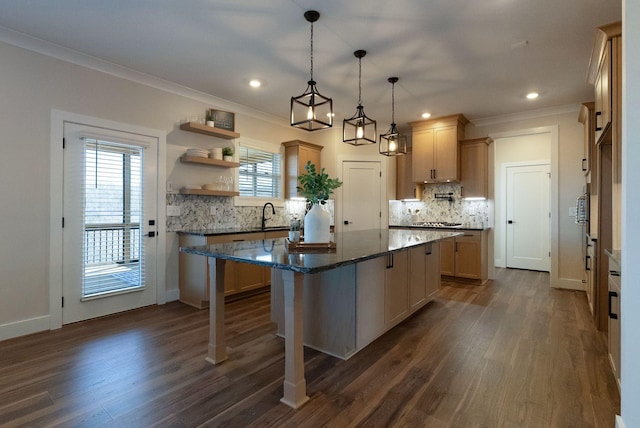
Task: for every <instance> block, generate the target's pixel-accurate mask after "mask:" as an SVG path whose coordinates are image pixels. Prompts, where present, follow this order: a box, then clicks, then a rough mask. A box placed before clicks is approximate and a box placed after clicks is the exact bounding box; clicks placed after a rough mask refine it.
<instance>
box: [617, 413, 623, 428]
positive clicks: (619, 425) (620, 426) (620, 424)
mask: <svg viewBox="0 0 640 428" xmlns="http://www.w3.org/2000/svg"><path fill="white" fill-rule="evenodd" d="M616 428H624V421H623V420H622V416H620V415H616Z"/></svg>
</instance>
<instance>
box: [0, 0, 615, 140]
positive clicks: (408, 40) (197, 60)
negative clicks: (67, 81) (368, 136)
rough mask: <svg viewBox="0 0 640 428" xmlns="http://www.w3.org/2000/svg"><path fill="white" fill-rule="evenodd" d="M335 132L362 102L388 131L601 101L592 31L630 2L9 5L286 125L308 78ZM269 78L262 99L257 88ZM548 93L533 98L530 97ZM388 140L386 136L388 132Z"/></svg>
mask: <svg viewBox="0 0 640 428" xmlns="http://www.w3.org/2000/svg"><path fill="white" fill-rule="evenodd" d="M310 9H314V10H317V11H319V12H320V19H319V21H318V22H316V23H315V24H314V78H315V80H316V81H317V82H318V83H317V87H318V90H319V91H320V92H321V93H322V94H323V95H325V96H328V97H331V98H333V102H334V110H335V113H336V123H337V124H339V123H340V122H341V120H342V119H344V118H348V117H350V116H352V115H353V114H354V113H355V108H356V105H357V101H358V60H357V58H355V57H354V55H353V52H354V51H355V50H358V49H364V50H366V51H367V55H366V56H365V57H364V58H363V59H362V101H363V105H364V108H365V112H366V113H367V115H368V116H369V117H372V118H373V119H376V120H377V121H378V123H379V124H387V125H388V124H389V122H390V119H391V84H390V83H388V82H387V79H388V78H389V77H391V76H397V77H399V79H400V80H399V82H398V83H397V84H396V88H395V100H396V108H395V114H396V122H397V123H398V124H399V125H404V124H406V123H407V122H410V121H414V120H419V119H420V114H421V113H422V112H424V111H429V112H431V113H432V115H433V117H437V116H444V115H449V114H454V113H463V114H464V115H465V116H467V118H469V119H471V120H474V119H481V118H487V117H494V116H499V115H504V114H509V113H520V112H526V111H531V110H538V109H544V108H550V107H556V106H565V105H569V104H575V103H579V102H583V101H589V100H592V99H593V87H592V86H590V85H588V84H587V83H586V81H585V79H586V72H587V67H588V64H589V57H590V54H591V48H592V45H593V42H594V40H595V39H594V38H595V27H597V26H599V25H604V24H607V23H610V22H613V21H617V20H620V19H621V9H622V5H621V1H620V0H485V1H478V0H431V1H427V0H394V1H388V0H385V1H383V0H349V1H344V0H343V1H338V0H322V1H321V0H268V1H265V0H190V1H175V0H137V1H132V0H108V1H104V0H56V1H51V0H0V26H2V27H5V28H7V29H10V30H14V31H18V32H21V33H25V34H27V35H30V36H33V37H36V38H39V39H43V40H46V41H48V42H51V43H54V44H57V45H60V46H63V47H66V48H69V49H72V50H75V51H78V52H81V53H84V54H87V55H90V56H93V57H97V58H100V59H103V60H106V61H108V62H111V63H114V64H118V65H120V66H124V67H126V68H129V69H133V70H136V71H139V72H143V73H146V74H149V75H152V76H155V77H159V78H162V79H165V80H168V81H171V82H175V83H177V84H179V85H183V86H186V87H189V88H192V89H195V90H198V91H201V92H204V93H207V94H211V95H214V96H216V97H219V98H223V99H225V100H229V101H232V102H235V103H239V104H242V105H246V106H249V107H252V108H255V109H257V110H259V111H262V112H265V113H268V114H271V115H274V116H276V117H277V118H279V119H281V120H283V121H288V117H289V103H290V98H291V97H292V96H297V95H300V94H302V92H303V91H304V90H305V88H306V86H307V80H309V72H310V55H309V51H310V28H311V26H310V24H309V23H308V22H307V21H306V20H305V19H304V17H303V14H304V12H305V11H306V10H310ZM251 79H259V80H261V81H262V86H261V87H260V88H258V89H252V88H251V87H250V86H249V85H248V82H249V80H251ZM530 91H536V92H539V93H540V96H539V98H538V99H537V100H535V101H530V100H527V99H526V98H525V94H526V93H528V92H530ZM378 131H379V132H382V131H383V129H381V126H379V129H378Z"/></svg>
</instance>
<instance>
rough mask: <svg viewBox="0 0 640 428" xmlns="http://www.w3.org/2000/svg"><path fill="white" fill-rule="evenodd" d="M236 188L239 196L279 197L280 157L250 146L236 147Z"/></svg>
mask: <svg viewBox="0 0 640 428" xmlns="http://www.w3.org/2000/svg"><path fill="white" fill-rule="evenodd" d="M238 157H239V161H240V168H238V188H239V192H240V196H248V197H256V198H280V197H281V196H282V184H281V183H282V180H281V176H282V173H281V169H282V167H281V157H280V154H279V153H271V152H267V151H263V150H258V149H255V148H252V147H245V146H240V147H239V149H238Z"/></svg>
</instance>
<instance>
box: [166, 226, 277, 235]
mask: <svg viewBox="0 0 640 428" xmlns="http://www.w3.org/2000/svg"><path fill="white" fill-rule="evenodd" d="M279 230H289V226H270V227H265V228H264V230H262V229H261V228H259V227H225V228H212V229H193V230H181V231H179V232H178V233H180V234H183V235H197V236H215V235H238V234H241V233H256V232H271V231H279Z"/></svg>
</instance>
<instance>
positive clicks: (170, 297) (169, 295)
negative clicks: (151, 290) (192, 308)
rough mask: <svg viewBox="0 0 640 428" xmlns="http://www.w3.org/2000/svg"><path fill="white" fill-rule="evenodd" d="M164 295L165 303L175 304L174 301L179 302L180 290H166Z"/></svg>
mask: <svg viewBox="0 0 640 428" xmlns="http://www.w3.org/2000/svg"><path fill="white" fill-rule="evenodd" d="M164 295H165V298H166V301H167V302H175V301H176V300H180V289H179V288H174V289H173V290H167V291H166V292H165V294H164Z"/></svg>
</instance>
